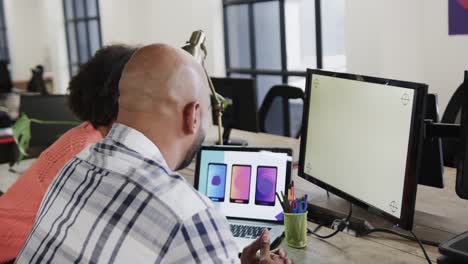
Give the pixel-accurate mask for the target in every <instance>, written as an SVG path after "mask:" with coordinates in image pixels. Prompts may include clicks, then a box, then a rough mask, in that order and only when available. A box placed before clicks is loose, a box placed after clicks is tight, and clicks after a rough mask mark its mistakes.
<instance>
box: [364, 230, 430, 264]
mask: <svg viewBox="0 0 468 264" xmlns="http://www.w3.org/2000/svg"><path fill="white" fill-rule="evenodd" d="M377 232H381V233H387V234H393V235H397V236H400V237H402V238H405V239H408V240H411V241H416V242H417V243H418V244H419V247H421V250H422V252H423V254H424V257H425V258H426V260H427V263H429V264H432V261H431V259H430V258H429V255H428V254H427V252H426V249H425V248H424V246H423V241H424V242H426V243H425V244H427V245H430V246H439V244H438V243H436V242H433V241H426V240H423V241H421V240H420V239H419V238H418V237H417V236H416V234H415V233H413V231H409V232H410V233H411V235H412V236H413V237H411V236H408V235H405V234H402V233H400V232H397V231H394V230H391V229H386V228H372V229H369V230H368V231H366V232H364V233H363V234H362V235H361V236H367V235H369V234H371V233H377Z"/></svg>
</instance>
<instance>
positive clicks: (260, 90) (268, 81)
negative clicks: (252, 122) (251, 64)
mask: <svg viewBox="0 0 468 264" xmlns="http://www.w3.org/2000/svg"><path fill="white" fill-rule="evenodd" d="M281 83H282V82H281V76H272V75H258V76H257V100H258V104H257V106H258V108H260V106H261V105H262V103H263V99H265V95H266V94H267V93H268V91H269V90H270V89H271V87H273V86H274V85H277V84H281Z"/></svg>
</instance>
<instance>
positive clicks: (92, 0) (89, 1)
mask: <svg viewBox="0 0 468 264" xmlns="http://www.w3.org/2000/svg"><path fill="white" fill-rule="evenodd" d="M86 10H87V13H88V17H96V16H97V15H98V10H97V0H86Z"/></svg>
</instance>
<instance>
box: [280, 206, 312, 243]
mask: <svg viewBox="0 0 468 264" xmlns="http://www.w3.org/2000/svg"><path fill="white" fill-rule="evenodd" d="M284 234H285V236H286V243H288V246H290V247H293V248H305V247H306V246H307V212H305V213H300V214H292V213H284Z"/></svg>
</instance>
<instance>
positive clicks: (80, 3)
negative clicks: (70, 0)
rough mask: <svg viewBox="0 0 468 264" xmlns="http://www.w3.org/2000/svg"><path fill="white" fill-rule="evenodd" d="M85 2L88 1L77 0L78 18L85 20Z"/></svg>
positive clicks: (76, 10)
mask: <svg viewBox="0 0 468 264" xmlns="http://www.w3.org/2000/svg"><path fill="white" fill-rule="evenodd" d="M84 1H86V0H75V8H76V9H75V12H76V17H77V18H84V17H85V6H84Z"/></svg>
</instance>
